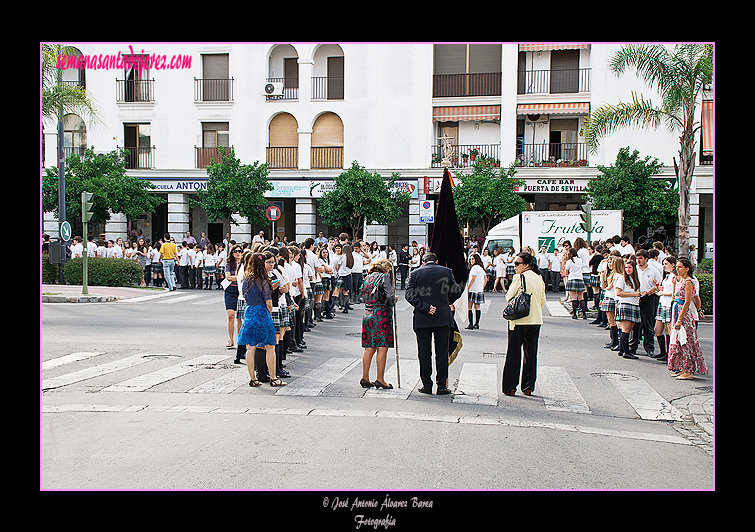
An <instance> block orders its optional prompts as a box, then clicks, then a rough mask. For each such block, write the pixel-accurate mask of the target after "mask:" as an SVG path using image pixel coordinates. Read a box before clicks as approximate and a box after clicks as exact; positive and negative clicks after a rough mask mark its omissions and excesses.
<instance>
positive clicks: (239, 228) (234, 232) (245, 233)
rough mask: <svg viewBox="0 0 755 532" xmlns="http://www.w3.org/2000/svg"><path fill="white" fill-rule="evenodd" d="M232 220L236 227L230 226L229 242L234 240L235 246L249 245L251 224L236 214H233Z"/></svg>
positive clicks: (250, 241)
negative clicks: (245, 243)
mask: <svg viewBox="0 0 755 532" xmlns="http://www.w3.org/2000/svg"><path fill="white" fill-rule="evenodd" d="M233 219H234V220H236V223H237V224H238V225H236V224H231V240H235V241H236V243H237V244H241V243H242V242H247V243H249V244H251V243H252V224H250V223H249V220H247V219H246V218H245V217H244V216H241V215H240V214H238V213H233Z"/></svg>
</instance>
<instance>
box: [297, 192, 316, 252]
mask: <svg viewBox="0 0 755 532" xmlns="http://www.w3.org/2000/svg"><path fill="white" fill-rule="evenodd" d="M316 230H317V213H316V206H315V200H314V198H296V242H297V243H298V244H301V243H302V242H304V240H305V239H307V238H310V237H312V238H314V237H315V236H317V234H316V232H315V231H316Z"/></svg>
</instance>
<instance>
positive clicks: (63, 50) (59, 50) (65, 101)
mask: <svg viewBox="0 0 755 532" xmlns="http://www.w3.org/2000/svg"><path fill="white" fill-rule="evenodd" d="M79 54H80V52H79V51H78V50H77V49H76V48H73V47H70V46H65V45H61V44H42V72H41V74H42V102H41V103H42V129H43V131H44V127H45V123H48V124H55V122H56V121H58V120H62V119H63V117H64V116H65V115H66V114H68V113H74V114H77V115H79V116H80V117H81V118H83V119H84V120H85V121H86V122H87V123H88V124H97V123H99V122H100V115H99V112H98V110H97V107H96V105H95V104H94V102H93V100H92V99H90V97H89V96H88V95H87V93H86V91H85V90H84V89H83V88H82V87H80V86H78V85H74V84H71V83H62V82H61V77H62V73H63V71H62V70H61V69H59V68H58V56H59V55H79ZM42 139H43V142H44V135H43V137H42ZM62 140H63V139H60V142H62ZM42 156H43V157H44V150H43V151H42Z"/></svg>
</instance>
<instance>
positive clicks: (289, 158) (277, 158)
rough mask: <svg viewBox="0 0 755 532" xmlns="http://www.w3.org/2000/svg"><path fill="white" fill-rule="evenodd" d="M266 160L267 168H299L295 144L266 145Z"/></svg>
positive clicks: (297, 151)
mask: <svg viewBox="0 0 755 532" xmlns="http://www.w3.org/2000/svg"><path fill="white" fill-rule="evenodd" d="M266 161H267V165H268V168H274V169H291V168H299V148H297V147H296V146H289V147H285V146H284V147H280V146H276V147H268V148H267V154H266Z"/></svg>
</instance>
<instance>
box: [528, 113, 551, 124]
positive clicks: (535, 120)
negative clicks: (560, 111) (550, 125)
mask: <svg viewBox="0 0 755 532" xmlns="http://www.w3.org/2000/svg"><path fill="white" fill-rule="evenodd" d="M547 121H548V115H545V114H534V115H527V123H528V124H542V123H543V122H547Z"/></svg>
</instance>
